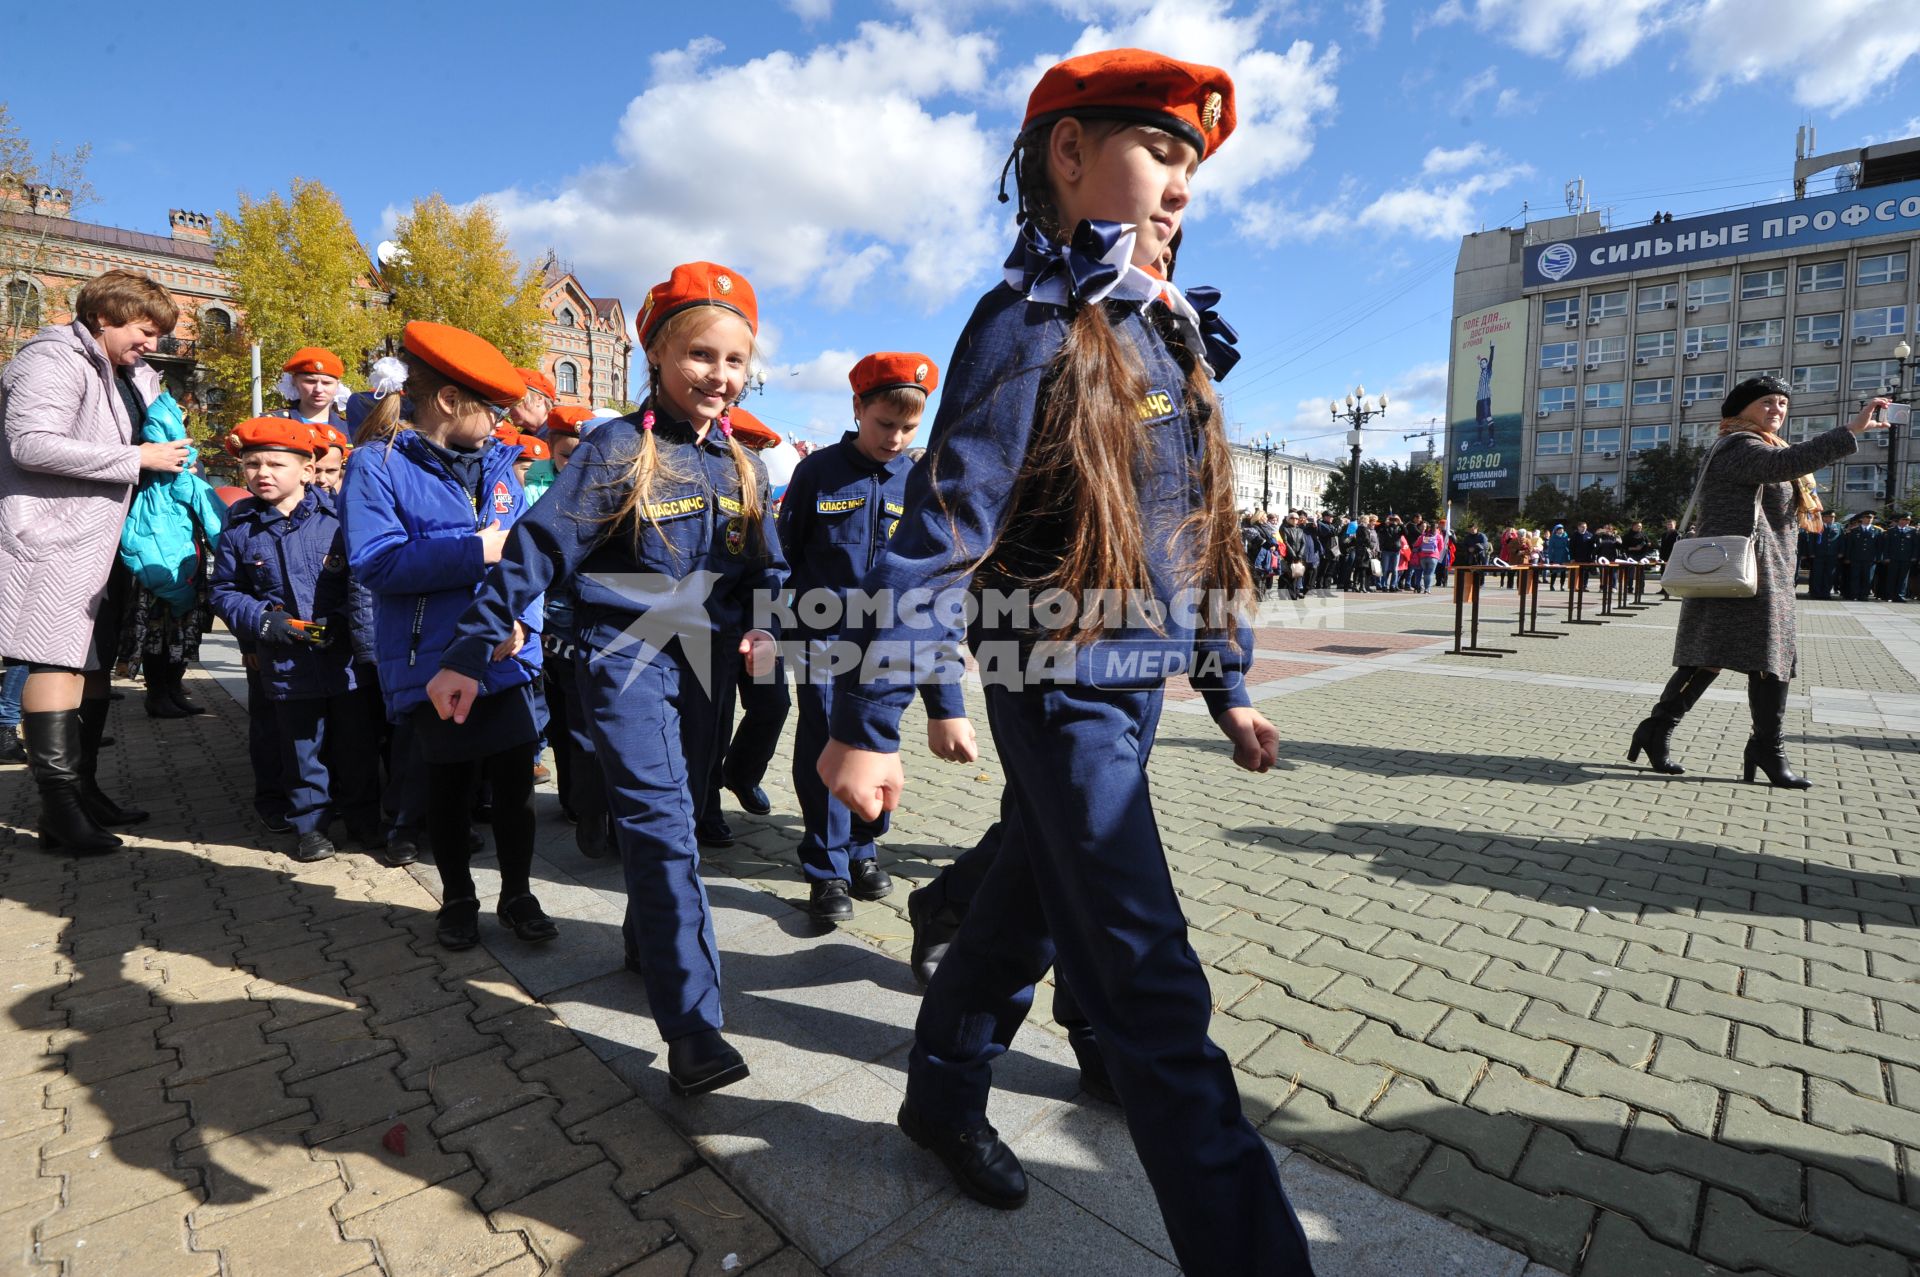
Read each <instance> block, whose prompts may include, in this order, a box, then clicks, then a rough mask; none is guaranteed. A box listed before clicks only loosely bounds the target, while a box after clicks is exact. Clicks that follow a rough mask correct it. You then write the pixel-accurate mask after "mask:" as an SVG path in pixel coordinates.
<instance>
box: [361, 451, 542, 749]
mask: <svg viewBox="0 0 1920 1277" xmlns="http://www.w3.org/2000/svg"><path fill="white" fill-rule="evenodd" d="M519 455H520V449H519V447H517V446H515V445H510V444H503V443H501V442H499V441H498V440H496V439H489V440H487V442H486V443H485V444H484V445H483V447H482V452H481V458H480V469H479V475H480V478H479V482H478V485H477V486H476V487H475V488H474V489H473V490H471V491H469V490H468V489H467V488H466V487H464V486H463V485H462V484H461V482H460V480H459V479H458V478H456V477H455V475H454V473H453V472H452V471H451V470H450V469H449V468H448V467H447V466H446V464H445V463H443V462H442V461H441V460H440V459H439V457H437V456H435V455H434V451H433V448H432V446H431V445H429V444H428V443H427V442H426V441H425V440H424V439H422V438H421V437H420V436H419V435H418V434H416V433H414V432H413V431H412V430H402V431H401V432H400V433H399V434H397V435H395V436H394V437H393V438H392V439H391V440H382V441H377V442H372V443H367V444H363V445H361V446H360V447H358V448H356V449H354V453H353V459H352V461H351V462H350V463H349V464H348V466H347V475H346V482H345V484H344V485H343V486H342V489H341V498H342V504H343V508H344V512H345V515H346V525H347V561H348V564H349V565H350V566H351V567H352V569H353V575H354V579H355V580H357V581H359V582H360V583H361V584H363V585H365V586H366V587H367V589H368V590H370V591H372V594H373V636H374V639H373V641H374V652H375V655H376V656H377V657H378V660H379V667H380V690H381V692H382V694H383V695H384V696H385V698H386V702H387V713H388V714H389V715H390V716H392V717H396V718H397V717H398V716H399V715H401V714H403V713H405V712H406V711H408V710H410V709H412V708H413V707H414V706H415V705H419V704H422V703H424V702H425V701H426V699H427V692H426V688H427V680H429V679H431V678H432V677H433V676H434V675H435V674H436V673H438V672H439V670H440V663H441V661H440V658H441V654H442V653H443V652H444V651H445V650H446V647H447V644H448V643H450V642H451V641H452V640H453V635H454V626H455V623H456V622H458V621H459V619H460V614H461V613H463V612H465V611H466V610H467V606H468V605H469V604H470V603H472V602H473V596H474V595H475V594H476V593H478V592H479V590H480V587H481V585H482V583H483V582H484V581H485V580H486V579H487V574H488V565H487V563H486V562H485V561H484V560H483V558H482V557H481V549H480V538H479V536H478V535H477V533H479V532H480V531H481V530H482V529H484V528H486V527H487V526H488V525H489V524H491V523H493V522H495V521H496V520H498V521H499V523H500V526H501V527H511V526H513V525H514V523H515V521H516V520H518V519H519V518H520V517H521V515H523V514H524V513H525V512H526V498H525V494H524V493H523V492H522V491H521V488H520V483H519V481H518V480H517V479H515V478H514V474H513V463H514V460H515V459H516V458H518V457H519ZM519 619H520V621H521V622H522V623H523V624H524V625H525V626H526V629H527V632H528V642H527V643H526V644H525V646H523V647H522V648H521V650H520V653H519V654H518V655H517V656H514V657H512V658H510V659H508V660H505V661H501V662H499V663H498V664H490V665H488V666H487V667H486V670H485V672H484V674H483V675H480V676H479V677H480V682H481V694H482V695H483V696H484V695H488V694H491V693H494V692H501V691H506V690H507V689H509V688H513V687H518V686H520V685H521V684H522V683H527V682H531V681H532V680H533V677H534V675H535V674H536V673H537V672H538V670H539V668H540V644H539V642H538V640H537V639H536V638H535V637H534V636H535V635H537V634H538V633H539V630H540V625H541V607H540V600H539V598H538V596H537V594H536V596H535V597H534V598H532V599H531V600H529V601H528V602H527V603H526V604H524V605H523V606H522V607H521V608H520V609H519ZM508 628H509V629H511V626H509V627H508ZM502 637H505V635H502Z"/></svg>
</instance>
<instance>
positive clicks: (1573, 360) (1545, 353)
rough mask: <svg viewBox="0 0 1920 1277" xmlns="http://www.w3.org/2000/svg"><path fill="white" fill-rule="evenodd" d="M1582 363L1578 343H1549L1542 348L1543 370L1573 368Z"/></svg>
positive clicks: (1541, 360)
mask: <svg viewBox="0 0 1920 1277" xmlns="http://www.w3.org/2000/svg"><path fill="white" fill-rule="evenodd" d="M1579 362H1580V343H1579V342H1577V341H1549V342H1544V343H1542V344H1541V346H1540V366H1541V367H1542V368H1571V367H1573V366H1574V365H1575V364H1577V363H1579Z"/></svg>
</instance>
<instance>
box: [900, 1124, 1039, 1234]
mask: <svg viewBox="0 0 1920 1277" xmlns="http://www.w3.org/2000/svg"><path fill="white" fill-rule="evenodd" d="M895 1120H897V1121H898V1122H899V1123H900V1129H901V1130H903V1131H905V1132H906V1133H907V1138H908V1139H910V1140H912V1141H913V1142H914V1143H915V1144H918V1145H919V1146H920V1147H921V1148H924V1149H926V1150H928V1151H929V1152H931V1153H932V1154H933V1155H934V1156H935V1157H937V1158H939V1159H940V1160H941V1161H942V1162H944V1163H945V1164H946V1167H947V1172H948V1173H949V1174H951V1175H952V1176H953V1181H954V1183H955V1184H957V1185H959V1187H960V1191H961V1192H963V1193H965V1194H966V1195H967V1196H968V1197H971V1198H972V1199H973V1200H974V1201H976V1202H980V1203H983V1204H985V1205H987V1206H991V1207H993V1208H994V1209H995V1210H1018V1209H1020V1207H1022V1206H1025V1205H1026V1204H1027V1173H1026V1171H1025V1169H1024V1168H1022V1167H1021V1165H1020V1159H1019V1158H1017V1157H1015V1156H1014V1155H1013V1150H1012V1149H1010V1148H1008V1147H1007V1146H1006V1144H1004V1143H1003V1142H1001V1139H1000V1132H998V1131H996V1130H994V1129H993V1127H992V1126H991V1125H989V1124H988V1123H986V1122H981V1123H980V1124H979V1125H978V1126H974V1127H970V1128H968V1129H966V1130H952V1129H948V1128H945V1127H937V1126H934V1125H933V1124H932V1123H931V1122H928V1121H927V1120H926V1119H925V1118H923V1117H921V1116H920V1110H918V1109H916V1108H915V1107H914V1106H913V1101H912V1100H911V1099H908V1100H905V1101H902V1103H901V1105H900V1116H899V1117H898V1118H897V1119H895Z"/></svg>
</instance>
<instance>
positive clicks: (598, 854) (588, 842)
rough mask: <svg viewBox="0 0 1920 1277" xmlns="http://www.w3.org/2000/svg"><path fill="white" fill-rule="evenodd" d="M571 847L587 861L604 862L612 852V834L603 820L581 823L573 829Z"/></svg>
mask: <svg viewBox="0 0 1920 1277" xmlns="http://www.w3.org/2000/svg"><path fill="white" fill-rule="evenodd" d="M573 845H574V846H575V847H577V848H578V849H579V851H580V854H581V855H583V856H585V857H586V858H587V859H588V860H604V859H606V858H607V856H608V855H610V854H611V853H612V852H613V832H612V831H611V830H610V829H608V828H607V822H606V821H605V820H604V819H594V820H585V821H581V822H580V823H579V824H577V825H575V826H574V827H573Z"/></svg>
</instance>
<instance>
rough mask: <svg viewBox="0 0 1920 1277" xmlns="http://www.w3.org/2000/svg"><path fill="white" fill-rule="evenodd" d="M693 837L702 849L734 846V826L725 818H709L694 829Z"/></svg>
mask: <svg viewBox="0 0 1920 1277" xmlns="http://www.w3.org/2000/svg"><path fill="white" fill-rule="evenodd" d="M693 836H694V837H695V838H696V839H698V840H699V843H700V845H701V846H702V847H731V846H733V826H731V825H729V824H728V823H727V822H726V819H725V817H722V816H709V817H707V818H706V819H705V820H702V821H701V822H700V823H699V824H697V825H695V826H694V827H693Z"/></svg>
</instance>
